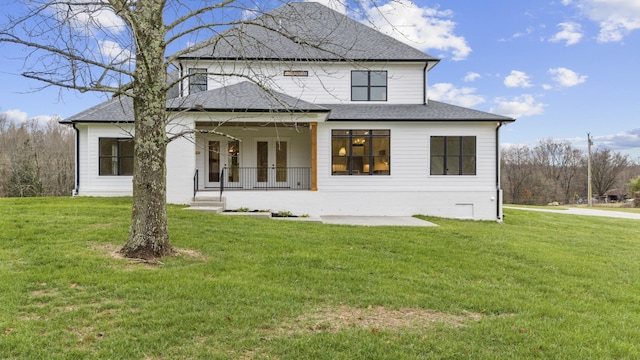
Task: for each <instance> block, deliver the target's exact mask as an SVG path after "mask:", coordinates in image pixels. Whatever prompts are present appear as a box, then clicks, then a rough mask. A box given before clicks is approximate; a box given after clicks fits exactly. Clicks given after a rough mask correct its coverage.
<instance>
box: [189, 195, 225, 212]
mask: <svg viewBox="0 0 640 360" xmlns="http://www.w3.org/2000/svg"><path fill="white" fill-rule="evenodd" d="M226 205H227V202H226V199H225V198H222V199H220V197H218V196H211V195H209V196H207V195H198V194H196V196H195V197H194V198H193V201H191V205H190V206H189V207H188V208H187V209H188V210H199V211H206V212H213V213H221V212H224V210H225V209H226Z"/></svg>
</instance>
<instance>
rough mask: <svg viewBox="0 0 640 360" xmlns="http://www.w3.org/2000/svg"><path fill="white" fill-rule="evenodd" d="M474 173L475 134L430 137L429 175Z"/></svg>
mask: <svg viewBox="0 0 640 360" xmlns="http://www.w3.org/2000/svg"><path fill="white" fill-rule="evenodd" d="M475 174H476V137H475V136H432V137H431V175H475Z"/></svg>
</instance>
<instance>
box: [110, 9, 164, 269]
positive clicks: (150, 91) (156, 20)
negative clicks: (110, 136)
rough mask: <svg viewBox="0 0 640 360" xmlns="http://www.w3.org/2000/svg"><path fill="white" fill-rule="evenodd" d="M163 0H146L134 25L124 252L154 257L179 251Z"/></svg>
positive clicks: (138, 256)
mask: <svg viewBox="0 0 640 360" xmlns="http://www.w3.org/2000/svg"><path fill="white" fill-rule="evenodd" d="M162 3H163V2H162V1H159V0H146V1H144V0H141V1H139V2H138V4H137V7H136V8H137V10H136V12H135V13H134V16H133V19H132V21H131V22H132V24H133V30H134V32H135V33H136V39H137V40H138V44H144V47H143V48H140V47H138V48H137V49H136V69H135V77H134V78H135V80H134V81H135V82H136V84H135V86H134V96H133V99H134V100H133V106H134V114H135V134H134V168H133V209H132V212H131V227H130V229H129V238H128V240H127V242H126V244H125V245H124V247H123V248H122V250H121V252H122V253H123V254H124V255H125V256H127V257H133V258H142V259H152V258H156V257H162V256H164V255H168V254H171V253H172V252H174V249H173V247H172V246H171V245H170V244H169V231H168V228H167V206H166V194H167V185H166V183H167V182H166V173H167V170H166V149H167V135H166V122H167V120H166V119H167V115H166V109H165V107H166V100H167V93H166V88H165V85H166V80H165V79H166V68H165V63H164V54H165V44H164V38H165V29H164V22H163V18H162V13H163V8H162V6H163V5H162Z"/></svg>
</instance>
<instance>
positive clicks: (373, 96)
mask: <svg viewBox="0 0 640 360" xmlns="http://www.w3.org/2000/svg"><path fill="white" fill-rule="evenodd" d="M351 100H352V101H387V72H386V71H360V70H353V71H351Z"/></svg>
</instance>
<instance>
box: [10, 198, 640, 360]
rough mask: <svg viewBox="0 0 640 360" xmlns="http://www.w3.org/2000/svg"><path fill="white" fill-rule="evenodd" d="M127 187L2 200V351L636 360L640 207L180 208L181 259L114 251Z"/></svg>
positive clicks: (176, 239) (175, 233) (176, 220)
mask: <svg viewBox="0 0 640 360" xmlns="http://www.w3.org/2000/svg"><path fill="white" fill-rule="evenodd" d="M130 206H131V201H130V199H126V198H124V199H91V198H73V199H71V198H65V199H62V198H55V199H54V198H45V199H0V274H2V275H1V277H0V358H2V359H35V358H46V359H68V358H74V359H82V358H86V359H95V358H98V359H197V358H201V359H424V358H452V359H453V358H455V359H457V358H474V359H487V358H490V359H515V358H549V359H587V358H593V359H603V358H606V359H612V358H617V359H632V358H640V348H639V347H638V339H640V292H639V291H638V289H640V246H639V245H640V227H639V226H638V225H639V224H638V221H636V220H624V219H609V218H592V217H588V218H587V217H579V216H571V215H562V214H553V213H538V212H528V211H522V210H518V211H509V210H507V216H506V220H505V223H504V224H497V223H494V222H475V221H459V220H447V219H440V218H426V219H427V220H429V221H431V222H434V223H436V224H438V225H439V226H438V227H428V228H413V227H406V228H405V227H357V226H339V225H323V224H317V223H308V222H289V221H286V222H283V221H273V220H270V219H262V218H252V217H229V216H221V215H212V214H206V213H199V212H189V211H183V210H181V207H178V206H171V207H170V208H169V226H170V231H171V241H172V244H173V245H174V246H175V247H176V248H178V249H180V250H181V252H180V255H179V256H175V257H167V258H164V259H162V260H161V263H158V264H155V265H152V264H147V263H142V262H135V261H130V260H126V259H122V258H119V257H118V256H116V255H115V252H116V251H117V250H118V249H119V247H120V246H121V245H122V244H123V243H124V240H125V238H126V236H127V230H128V222H129V218H130Z"/></svg>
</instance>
